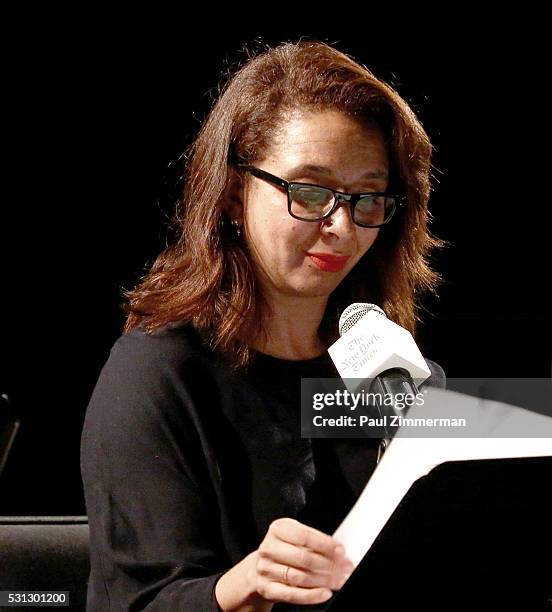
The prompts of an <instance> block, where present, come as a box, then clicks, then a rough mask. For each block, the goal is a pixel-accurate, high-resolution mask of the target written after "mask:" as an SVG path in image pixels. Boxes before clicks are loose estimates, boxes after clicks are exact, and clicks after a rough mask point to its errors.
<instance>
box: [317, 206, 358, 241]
mask: <svg viewBox="0 0 552 612" xmlns="http://www.w3.org/2000/svg"><path fill="white" fill-rule="evenodd" d="M322 227H323V229H325V230H326V231H329V232H333V233H334V234H338V235H339V236H340V237H343V236H345V235H347V234H351V233H352V232H354V231H355V224H354V222H353V219H352V216H351V206H350V204H349V202H340V203H339V204H338V206H337V208H336V209H335V210H334V212H333V213H332V216H331V217H329V218H328V219H324V221H323V222H322Z"/></svg>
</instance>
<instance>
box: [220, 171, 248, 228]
mask: <svg viewBox="0 0 552 612" xmlns="http://www.w3.org/2000/svg"><path fill="white" fill-rule="evenodd" d="M228 174H229V177H228V183H227V185H226V189H225V191H224V211H225V213H226V214H227V215H228V217H229V218H230V220H231V221H238V223H239V224H240V225H241V224H242V223H243V198H244V193H243V192H244V181H243V180H242V176H241V175H240V173H239V172H238V171H237V170H236V169H235V168H233V167H232V166H229V167H228Z"/></svg>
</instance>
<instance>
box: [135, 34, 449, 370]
mask: <svg viewBox="0 0 552 612" xmlns="http://www.w3.org/2000/svg"><path fill="white" fill-rule="evenodd" d="M326 109H333V110H339V111H341V112H343V113H346V114H347V115H349V116H351V117H354V118H356V119H357V120H358V121H359V122H360V123H364V122H370V123H374V122H375V123H376V124H377V125H378V126H379V127H380V129H381V130H382V132H383V134H384V136H385V138H386V141H387V146H388V150H389V158H390V159H389V161H390V170H391V173H390V185H391V186H392V188H393V190H394V191H399V192H402V193H404V194H405V195H406V196H407V200H408V204H407V206H406V208H405V209H404V210H403V211H402V214H400V215H396V216H395V217H394V219H393V220H392V222H391V223H390V224H389V225H387V226H386V227H385V228H384V229H383V230H382V231H381V232H380V233H379V236H378V239H377V240H376V242H375V243H374V245H373V246H372V248H370V249H369V250H368V252H367V253H366V254H365V255H364V257H363V258H362V259H361V260H360V261H359V262H358V263H357V265H356V266H355V268H354V269H353V270H352V271H351V272H350V273H349V275H348V276H347V277H346V278H345V279H344V280H343V282H342V283H341V284H340V285H339V287H337V289H336V290H335V291H334V292H333V293H332V294H331V296H330V298H329V300H328V304H327V307H326V312H325V315H324V318H323V321H322V323H321V327H320V333H321V337H322V338H323V339H324V341H325V342H326V343H327V345H329V344H330V343H331V342H332V341H333V340H334V339H335V338H336V334H337V318H338V317H339V314H340V312H341V311H342V310H343V309H344V308H345V307H346V306H348V305H349V304H350V303H351V302H366V301H369V302H375V303H376V304H378V305H379V306H381V307H382V308H383V309H384V310H385V312H386V313H387V316H388V317H389V318H390V319H392V320H393V321H395V322H396V323H398V324H399V325H402V326H403V327H405V328H406V329H408V330H409V331H411V332H412V333H413V334H414V332H415V327H416V323H417V321H418V320H419V317H418V303H419V297H420V295H421V294H422V293H423V292H425V291H433V292H434V291H435V287H436V285H437V283H438V281H439V275H438V274H437V273H436V272H435V271H433V270H432V269H431V268H430V266H429V262H428V256H429V253H430V252H431V251H432V249H434V248H437V247H440V246H443V244H444V243H443V242H442V241H440V240H439V239H437V238H435V237H434V236H432V235H431V234H430V233H429V231H428V220H429V212H428V200H429V195H430V171H431V161H430V160H431V151H432V146H431V143H430V141H429V138H428V136H427V134H426V132H425V131H424V129H423V128H422V126H421V124H420V122H419V121H418V119H417V118H416V116H415V114H414V112H413V111H412V110H411V108H410V107H409V105H408V104H407V103H406V102H405V101H404V100H403V99H402V98H401V97H400V96H399V95H398V93H397V92H396V91H394V89H392V88H391V87H390V86H389V85H388V84H386V83H384V82H383V81H381V80H380V79H378V78H377V77H376V76H374V74H372V72H370V70H368V69H367V68H366V67H365V66H362V65H360V64H358V63H357V62H355V61H354V60H353V59H352V58H350V57H349V56H347V55H346V54H344V53H342V52H340V51H338V50H336V49H335V48H333V47H331V46H329V45H327V44H325V43H322V42H319V41H305V40H302V41H300V42H297V43H282V44H280V45H278V46H276V47H273V48H268V49H266V50H265V51H263V52H262V53H259V54H257V55H256V56H254V57H252V58H249V60H248V61H247V63H246V64H245V65H243V66H242V67H241V68H239V70H237V71H236V72H235V74H234V75H233V76H231V78H230V79H229V80H228V82H227V83H226V85H225V86H224V88H223V89H222V92H221V95H220V96H219V98H218V100H217V101H216V103H215V105H214V106H213V108H212V110H211V111H210V113H209V115H208V116H207V119H206V121H205V122H204V124H203V126H202V128H201V130H200V132H199V134H198V136H197V138H196V139H195V141H194V142H193V144H192V145H191V146H190V147H189V149H188V151H187V155H186V156H185V159H186V164H185V172H184V180H185V187H184V192H183V197H182V199H181V200H180V202H179V205H178V207H177V210H176V214H175V217H174V220H173V222H174V223H175V225H176V227H177V228H178V237H177V239H176V240H175V242H174V244H172V245H170V246H169V247H168V248H166V249H165V250H164V251H163V252H162V253H161V254H160V255H159V256H158V257H157V260H156V261H155V262H154V264H153V266H152V267H151V269H150V271H149V272H148V273H147V274H146V275H145V276H144V277H143V278H142V279H141V281H140V282H139V283H138V285H137V287H136V288H135V289H133V290H131V291H125V292H124V296H125V298H126V302H125V304H123V309H124V310H125V312H126V313H127V314H128V317H127V320H126V324H125V331H129V330H131V329H133V328H134V327H138V326H139V327H141V328H142V329H144V330H145V331H146V332H153V331H155V330H157V329H159V328H161V327H164V326H166V325H169V324H176V323H180V322H188V323H191V324H192V325H193V326H194V327H195V328H196V329H197V330H199V331H201V332H202V333H204V335H206V337H207V338H209V340H210V343H211V346H212V348H213V349H214V350H217V351H218V352H219V353H221V354H223V355H225V356H227V357H228V358H229V359H230V361H231V362H232V363H233V364H234V365H235V366H236V367H240V366H245V365H247V364H248V363H249V362H250V360H251V355H252V353H251V349H250V347H251V345H252V341H253V339H254V338H256V337H257V335H258V334H260V333H263V332H264V330H263V323H262V321H263V314H264V313H266V309H267V307H268V305H267V304H266V302H265V300H264V299H263V296H262V294H261V292H260V290H259V286H258V283H257V281H256V278H255V273H254V270H253V267H252V264H251V261H250V258H249V257H248V255H247V248H246V245H245V244H243V242H242V241H239V240H236V239H235V237H234V236H233V234H232V232H231V231H230V229H229V219H228V215H227V213H226V212H225V194H226V190H227V187H228V185H229V182H230V180H231V177H232V174H233V168H234V167H235V164H236V162H238V161H239V162H243V163H248V164H252V163H254V162H256V161H260V160H263V156H264V155H265V153H266V152H267V150H268V149H269V146H270V144H271V143H272V141H273V138H274V134H275V131H276V130H277V129H278V127H279V126H281V125H282V123H283V122H284V121H285V118H286V116H288V115H289V114H290V113H292V112H294V111H302V110H310V111H312V110H326Z"/></svg>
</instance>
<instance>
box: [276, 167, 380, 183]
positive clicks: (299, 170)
mask: <svg viewBox="0 0 552 612" xmlns="http://www.w3.org/2000/svg"><path fill="white" fill-rule="evenodd" d="M308 172H315V173H317V174H324V175H326V176H332V174H333V171H332V170H331V168H328V167H326V166H317V165H316V164H299V166H295V168H291V169H290V170H288V171H287V172H286V176H288V177H293V176H301V175H302V174H305V173H308ZM366 178H370V179H387V178H388V175H387V172H381V171H380V170H375V171H374V170H369V171H368V172H365V173H364V174H363V175H362V176H361V177H360V180H362V179H366Z"/></svg>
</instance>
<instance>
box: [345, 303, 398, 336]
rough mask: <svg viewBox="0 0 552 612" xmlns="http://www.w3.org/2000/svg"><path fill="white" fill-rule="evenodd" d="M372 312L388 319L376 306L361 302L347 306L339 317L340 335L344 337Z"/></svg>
mask: <svg viewBox="0 0 552 612" xmlns="http://www.w3.org/2000/svg"><path fill="white" fill-rule="evenodd" d="M371 310H373V311H375V312H377V313H378V314H380V315H383V316H384V317H387V315H386V314H385V312H383V310H382V309H381V308H380V307H379V306H376V305H375V304H365V303H361V302H355V303H354V304H351V305H350V306H347V308H345V310H344V311H343V312H342V313H341V317H339V335H340V336H342V335H343V334H344V333H346V332H348V331H349V330H350V329H351V327H353V325H355V324H356V323H358V322H359V321H360V319H362V317H363V316H364V315H367V314H368V313H369V312H370V311H371Z"/></svg>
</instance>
